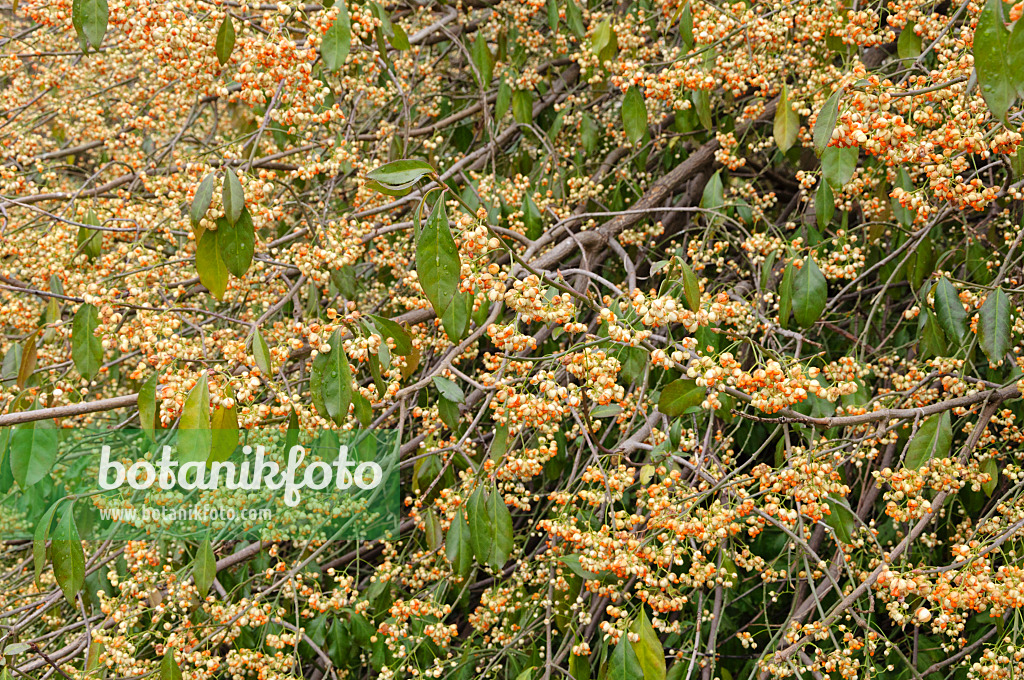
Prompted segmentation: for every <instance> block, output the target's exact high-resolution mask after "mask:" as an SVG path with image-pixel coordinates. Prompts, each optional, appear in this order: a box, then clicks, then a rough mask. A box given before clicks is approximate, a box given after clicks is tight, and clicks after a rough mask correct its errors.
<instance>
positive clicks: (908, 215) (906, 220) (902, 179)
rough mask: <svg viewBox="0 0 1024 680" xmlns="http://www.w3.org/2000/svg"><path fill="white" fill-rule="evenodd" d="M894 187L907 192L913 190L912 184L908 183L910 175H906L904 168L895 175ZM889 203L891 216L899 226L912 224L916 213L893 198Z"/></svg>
mask: <svg viewBox="0 0 1024 680" xmlns="http://www.w3.org/2000/svg"><path fill="white" fill-rule="evenodd" d="M896 185H897V186H898V187H900V188H901V189H903V190H904V191H907V192H911V191H913V190H914V184H913V182H911V181H910V175H909V174H908V173H907V170H906V168H902V167H901V168H900V169H899V172H898V173H897V174H896ZM890 203H891V204H892V212H893V215H895V217H896V219H897V220H898V221H899V223H900V224H902V225H903V226H905V227H909V226H910V225H911V224H913V223H914V217H916V215H917V212H916V211H914V210H911V209H910V208H904V207H903V205H901V204H900V202H899V201H897V200H896V198H895V197H893V198H891V199H890Z"/></svg>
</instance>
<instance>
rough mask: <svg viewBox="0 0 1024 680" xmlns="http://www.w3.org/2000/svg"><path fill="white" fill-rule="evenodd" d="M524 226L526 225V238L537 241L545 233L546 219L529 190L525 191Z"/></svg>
mask: <svg viewBox="0 0 1024 680" xmlns="http://www.w3.org/2000/svg"><path fill="white" fill-rule="evenodd" d="M523 226H524V227H526V238H528V239H530V240H531V241H536V240H537V239H538V238H540V236H541V234H543V233H544V220H543V219H542V217H541V214H540V209H539V208H538V207H537V204H536V203H534V202H533V198H531V197H530V192H529V191H524V192H523Z"/></svg>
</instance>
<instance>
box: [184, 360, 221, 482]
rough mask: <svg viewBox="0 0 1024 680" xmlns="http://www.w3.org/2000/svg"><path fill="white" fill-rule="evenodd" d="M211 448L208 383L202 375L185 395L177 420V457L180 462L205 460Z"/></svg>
mask: <svg viewBox="0 0 1024 680" xmlns="http://www.w3.org/2000/svg"><path fill="white" fill-rule="evenodd" d="M212 448H213V433H211V432H210V383H209V380H208V379H207V377H206V376H205V375H204V376H202V377H201V378H199V381H198V382H197V383H196V384H195V386H194V387H193V388H192V389H191V390H189V393H188V396H187V397H185V404H184V406H182V408H181V419H180V420H179V421H178V459H179V460H180V461H181V462H182V463H188V462H205V461H206V460H208V459H209V458H210V451H211V450H212Z"/></svg>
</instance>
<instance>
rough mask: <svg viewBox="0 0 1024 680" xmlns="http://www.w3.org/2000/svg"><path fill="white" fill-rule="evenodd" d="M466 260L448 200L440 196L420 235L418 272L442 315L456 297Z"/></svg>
mask: <svg viewBox="0 0 1024 680" xmlns="http://www.w3.org/2000/svg"><path fill="white" fill-rule="evenodd" d="M461 270H462V261H461V260H460V259H459V249H458V247H457V246H456V245H455V239H454V238H452V231H451V228H450V227H449V226H448V213H447V212H446V210H445V207H444V199H443V198H438V199H437V203H435V204H434V209H433V210H432V211H431V212H430V217H428V218H427V222H426V224H424V225H423V228H422V229H420V233H419V235H418V237H417V238H416V272H417V273H418V275H419V280H420V286H422V287H423V293H424V295H426V297H427V300H429V301H430V305H431V306H432V307H433V308H434V313H435V314H436V315H437V316H438V317H441V316H443V315H444V312H445V310H446V309H448V305H450V304H451V303H452V300H453V299H455V293H456V292H457V291H458V287H459V273H460V272H461Z"/></svg>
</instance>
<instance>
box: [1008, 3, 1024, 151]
mask: <svg viewBox="0 0 1024 680" xmlns="http://www.w3.org/2000/svg"><path fill="white" fill-rule="evenodd" d="M1006 62H1007V64H1008V65H1009V66H1010V67H1011V68H1010V69H1009V73H1008V75H1009V76H1010V80H1011V81H1012V83H1013V87H1014V89H1015V90H1016V91H1017V96H1018V97H1024V69H1021V64H1024V21H1021V20H1020V19H1018V20H1017V21H1015V22H1014V24H1013V30H1012V31H1011V32H1010V38H1009V41H1008V43H1007V48H1006ZM1018 149H1019V147H1018ZM1017 155H1018V156H1019V155H1020V151H1019V150H1018V151H1017Z"/></svg>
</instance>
